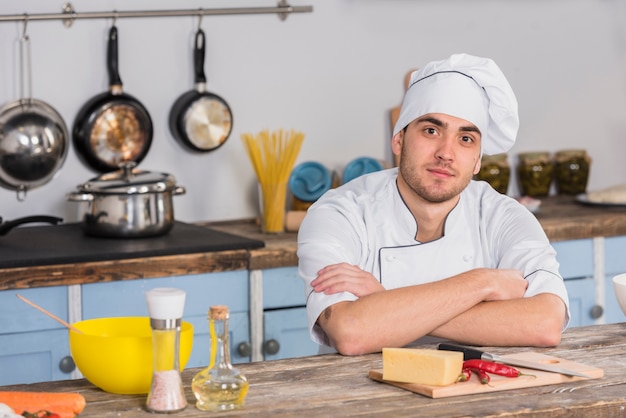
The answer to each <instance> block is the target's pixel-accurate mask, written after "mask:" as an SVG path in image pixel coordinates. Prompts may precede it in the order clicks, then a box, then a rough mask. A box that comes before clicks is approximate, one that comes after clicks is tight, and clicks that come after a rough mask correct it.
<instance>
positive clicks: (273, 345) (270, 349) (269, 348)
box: [263, 339, 280, 354]
mask: <svg viewBox="0 0 626 418" xmlns="http://www.w3.org/2000/svg"><path fill="white" fill-rule="evenodd" d="M263 349H264V350H265V352H266V353H267V354H276V353H278V351H279V350H280V344H279V343H278V341H276V340H274V339H272V340H267V341H265V344H263Z"/></svg>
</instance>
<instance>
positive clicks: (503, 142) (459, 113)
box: [393, 54, 519, 155]
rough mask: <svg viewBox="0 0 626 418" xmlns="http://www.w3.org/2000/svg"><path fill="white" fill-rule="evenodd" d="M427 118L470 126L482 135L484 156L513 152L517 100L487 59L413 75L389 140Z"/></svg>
mask: <svg viewBox="0 0 626 418" xmlns="http://www.w3.org/2000/svg"><path fill="white" fill-rule="evenodd" d="M427 113H445V114H447V115H450V116H454V117H458V118H461V119H465V120H467V121H469V122H472V123H473V124H474V125H476V127H477V128H478V129H480V132H481V137H482V152H483V153H484V154H487V155H492V154H499V153H503V152H506V151H508V150H509V149H511V147H512V146H513V144H514V143H515V138H516V136H517V130H518V128H519V116H518V114H517V99H516V98H515V94H514V93H513V89H512V88H511V86H510V85H509V83H508V81H507V80H506V78H505V77H504V74H502V71H501V70H500V68H499V67H498V66H497V65H496V63H495V62H493V61H492V60H491V59H488V58H479V57H474V56H471V55H467V54H455V55H452V56H451V57H450V58H448V59H446V60H443V61H435V62H431V63H429V64H427V65H426V66H425V67H424V68H422V69H420V70H418V71H415V72H413V74H412V75H411V82H410V84H409V88H408V89H407V91H406V94H405V95H404V100H403V102H402V109H401V110H400V116H399V118H398V121H397V123H396V126H395V127H394V130H393V135H396V134H397V133H398V132H400V131H401V130H402V129H404V128H405V127H406V126H407V125H408V124H409V123H411V122H412V121H413V120H415V119H417V118H418V117H420V116H422V115H425V114H427Z"/></svg>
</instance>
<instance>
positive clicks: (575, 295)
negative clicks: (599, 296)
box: [565, 278, 595, 327]
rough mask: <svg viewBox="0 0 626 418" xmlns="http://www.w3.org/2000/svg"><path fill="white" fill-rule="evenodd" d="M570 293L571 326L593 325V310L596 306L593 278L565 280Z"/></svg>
mask: <svg viewBox="0 0 626 418" xmlns="http://www.w3.org/2000/svg"><path fill="white" fill-rule="evenodd" d="M565 287H566V288H567V293H568V295H569V309H570V314H571V318H570V323H569V327H580V326H583V325H593V323H594V321H595V320H594V318H592V315H591V312H592V309H593V307H594V306H595V298H594V295H595V286H594V281H593V279H592V278H586V279H569V280H565Z"/></svg>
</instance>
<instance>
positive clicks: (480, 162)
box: [474, 151, 483, 175]
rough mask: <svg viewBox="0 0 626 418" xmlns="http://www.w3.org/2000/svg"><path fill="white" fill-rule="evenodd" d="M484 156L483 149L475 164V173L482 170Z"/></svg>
mask: <svg viewBox="0 0 626 418" xmlns="http://www.w3.org/2000/svg"><path fill="white" fill-rule="evenodd" d="M482 157H483V152H482V151H481V152H480V154H478V160H477V161H476V164H474V175H476V174H478V172H479V171H480V167H481V164H482Z"/></svg>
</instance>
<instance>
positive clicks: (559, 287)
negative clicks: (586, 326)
mask: <svg viewBox="0 0 626 418" xmlns="http://www.w3.org/2000/svg"><path fill="white" fill-rule="evenodd" d="M518 127H519V117H518V111H517V100H516V98H515V95H514V93H513V90H512V89H511V86H510V85H509V83H508V81H507V80H506V78H505V77H504V75H503V74H502V72H501V71H500V69H499V67H498V66H497V65H496V64H495V63H494V62H493V61H492V60H490V59H486V58H479V57H475V56H470V55H466V54H456V55H452V56H451V57H449V58H448V59H445V60H443V61H437V62H431V63H429V64H427V65H426V66H425V67H423V68H422V69H420V70H418V71H416V72H414V73H413V74H412V76H411V82H410V86H409V88H408V90H407V91H406V93H405V97H404V100H403V102H402V108H401V111H400V116H399V118H398V121H397V123H396V125H395V127H394V130H393V137H392V141H391V146H392V150H393V153H394V154H395V155H396V156H399V157H400V162H399V167H397V168H392V169H388V170H383V171H379V172H376V173H372V174H367V175H363V176H361V177H358V178H356V179H354V180H352V181H350V182H348V183H347V184H344V185H343V186H341V187H339V188H337V189H333V190H331V191H329V192H327V193H326V194H325V195H324V196H322V197H321V198H320V199H319V200H318V201H317V202H316V203H315V204H314V205H313V206H311V207H310V208H309V210H308V212H307V215H306V217H305V219H304V221H303V223H302V225H301V227H300V230H299V233H298V258H299V268H298V269H299V274H300V276H301V277H302V279H303V280H304V282H305V285H306V297H307V313H308V321H309V329H310V333H311V337H312V339H313V340H314V341H316V342H318V343H320V344H322V345H323V346H328V347H330V348H332V349H334V350H336V351H337V352H339V353H341V354H344V355H358V354H364V353H371V352H378V351H380V350H381V349H382V348H383V347H402V346H406V345H409V344H411V343H413V342H415V341H417V340H419V339H420V338H422V337H426V336H429V338H431V337H438V338H443V339H448V340H454V341H456V342H460V343H465V344H472V345H487V346H497V345H499V346H538V347H545V346H555V345H557V344H558V343H559V342H560V340H561V333H562V331H563V330H564V329H565V328H566V326H567V323H568V321H569V302H568V297H567V292H566V289H565V286H564V283H563V279H562V277H561V276H560V274H559V271H558V267H559V264H558V262H557V260H556V257H555V256H556V253H555V251H554V249H553V248H552V247H551V246H550V243H549V241H548V239H547V237H546V235H545V233H544V231H543V229H542V228H541V226H540V224H539V223H538V221H537V220H536V218H535V217H534V215H533V214H532V213H530V212H529V211H528V210H527V209H526V208H525V207H524V206H522V205H520V204H519V203H518V202H517V201H516V200H515V199H512V198H510V197H508V196H506V195H503V194H500V193H498V192H497V191H495V190H494V189H493V188H492V187H491V186H490V185H489V184H488V183H486V182H482V181H474V180H472V176H473V175H474V174H476V173H478V171H479V169H480V160H481V155H482V154H483V153H485V154H487V155H490V154H498V153H504V152H507V151H508V150H509V149H510V148H511V147H512V146H513V144H514V142H515V139H516V135H517V130H518Z"/></svg>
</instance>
